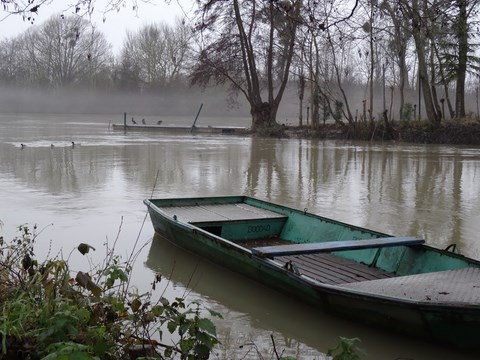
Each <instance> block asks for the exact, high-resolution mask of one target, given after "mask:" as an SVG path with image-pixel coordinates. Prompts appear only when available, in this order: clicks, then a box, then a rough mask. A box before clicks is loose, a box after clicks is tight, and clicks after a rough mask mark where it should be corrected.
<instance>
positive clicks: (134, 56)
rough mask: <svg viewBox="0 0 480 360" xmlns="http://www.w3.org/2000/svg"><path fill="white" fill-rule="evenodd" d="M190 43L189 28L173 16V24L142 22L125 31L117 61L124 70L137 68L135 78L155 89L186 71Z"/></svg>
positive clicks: (172, 80) (175, 79) (173, 80)
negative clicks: (131, 31)
mask: <svg viewBox="0 0 480 360" xmlns="http://www.w3.org/2000/svg"><path fill="white" fill-rule="evenodd" d="M190 43H191V32H190V30H189V28H188V27H187V26H186V25H185V23H184V22H183V21H181V20H177V22H176V24H175V26H173V27H172V26H169V25H166V24H159V25H157V24H151V25H145V26H144V27H142V28H141V29H140V30H139V31H138V32H137V33H127V38H126V40H125V42H124V44H123V48H122V52H121V55H120V63H121V64H122V66H124V70H127V69H130V71H136V72H138V80H139V81H140V82H141V83H142V84H143V86H145V87H146V88H150V89H157V88H159V87H161V86H164V85H166V84H169V83H173V82H175V81H177V80H178V79H179V78H180V77H181V76H182V75H184V74H185V73H186V68H187V64H188V62H187V61H188V58H189V52H190V51H191V44H190ZM125 66H126V67H125ZM124 75H127V74H124Z"/></svg>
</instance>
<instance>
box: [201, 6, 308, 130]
mask: <svg viewBox="0 0 480 360" xmlns="http://www.w3.org/2000/svg"><path fill="white" fill-rule="evenodd" d="M200 3H201V8H200V11H199V13H198V17H197V21H198V26H197V28H196V30H197V31H198V38H199V44H200V45H199V46H200V51H199V56H198V59H197V61H198V64H197V65H196V66H195V68H194V71H193V74H192V76H191V79H192V82H193V83H200V84H203V85H207V84H212V83H213V84H229V85H230V87H231V89H232V91H233V92H234V93H242V94H243V95H244V96H245V98H246V99H247V101H248V103H249V104H250V113H251V115H252V129H253V130H256V129H258V128H259V127H271V126H273V125H275V124H276V116H277V111H278V107H279V104H280V101H281V99H282V97H283V94H284V91H285V87H286V85H287V81H288V78H289V71H290V65H291V62H292V57H293V53H294V46H295V38H296V32H297V28H298V26H299V24H300V10H301V8H302V4H303V2H302V0H294V1H291V2H281V1H278V2H275V1H261V0H252V1H239V0H233V1H231V2H230V1H229V2H225V1H220V0H210V1H203V2H200ZM227 34H228V35H227ZM226 35H227V36H226ZM264 96H265V97H266V100H264Z"/></svg>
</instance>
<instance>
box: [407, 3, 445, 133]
mask: <svg viewBox="0 0 480 360" xmlns="http://www.w3.org/2000/svg"><path fill="white" fill-rule="evenodd" d="M410 16H411V17H412V22H413V29H412V35H413V39H414V41H415V48H416V50H417V56H418V75H419V77H420V81H421V86H422V91H423V100H424V103H425V112H426V114H427V119H428V121H429V122H430V123H431V124H432V125H433V126H435V127H436V126H438V125H439V124H440V120H441V117H440V116H439V114H438V113H437V111H436V109H435V105H434V102H433V97H432V91H431V87H430V79H429V78H428V68H427V59H426V53H425V46H426V40H425V34H424V30H423V28H422V27H423V26H422V22H423V19H422V17H421V16H420V11H419V6H418V0H413V1H412V8H411V11H410Z"/></svg>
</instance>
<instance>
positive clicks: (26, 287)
mask: <svg viewBox="0 0 480 360" xmlns="http://www.w3.org/2000/svg"><path fill="white" fill-rule="evenodd" d="M0 226H1V223H0ZM18 230H19V232H20V235H19V236H17V237H16V238H15V239H14V240H13V241H11V242H6V241H5V240H4V239H3V237H1V236H0V304H1V305H0V307H1V312H0V360H3V359H19V360H20V359H28V360H37V359H39V360H40V359H41V360H64V359H65V360H67V359H75V360H97V359H98V360H100V359H108V360H115V359H167V358H179V359H208V358H209V357H210V354H211V353H212V351H213V349H214V347H215V346H216V345H217V344H219V341H218V339H217V337H216V329H215V326H214V324H213V323H212V322H211V321H210V320H209V319H208V318H205V317H203V313H204V311H203V309H202V308H201V306H200V304H198V303H197V302H192V303H190V304H187V303H186V302H185V301H184V299H182V298H176V299H175V300H174V301H173V302H170V301H169V300H167V299H166V298H164V297H162V296H160V297H158V300H156V301H154V297H153V295H154V292H155V290H156V286H157V284H158V283H159V282H160V281H161V278H160V276H159V275H157V276H156V277H155V279H154V281H153V282H152V288H151V290H150V291H149V292H147V293H145V294H138V293H137V292H132V291H131V288H130V287H129V280H130V279H129V275H130V271H131V264H130V260H129V261H127V262H124V263H121V262H120V258H119V257H117V256H115V255H114V254H113V249H111V250H107V256H106V259H105V261H104V264H103V265H102V266H99V267H98V268H97V269H93V270H92V275H90V274H89V273H85V272H82V271H78V272H77V273H76V276H75V278H73V277H72V276H71V273H72V271H71V269H69V267H68V264H67V262H66V261H64V260H60V259H53V260H47V261H45V262H43V263H39V262H38V261H37V260H36V259H35V254H34V243H35V239H36V237H37V235H38V234H35V231H36V228H35V227H34V232H33V233H32V232H30V229H29V227H28V226H26V225H22V226H20V227H19V228H18ZM106 247H107V249H108V244H107V246H106ZM76 250H78V252H80V253H81V254H82V255H86V254H87V253H89V252H90V251H91V250H94V249H93V248H92V247H91V246H90V245H88V244H83V243H82V244H80V245H78V247H77V249H76ZM209 315H210V316H218V317H221V316H220V314H218V313H216V312H213V311H209ZM164 332H168V333H169V334H170V335H168V339H169V341H170V342H171V343H170V344H169V345H167V344H165V343H164V342H162V340H164V336H163V335H164ZM271 338H272V346H273V351H274V357H275V358H276V359H281V360H294V358H292V357H288V356H283V352H281V353H278V352H277V348H276V345H275V340H274V338H273V336H271ZM172 339H175V341H172ZM358 341H359V340H358V339H347V338H342V337H340V339H339V343H338V345H337V346H336V347H334V348H332V349H330V350H329V351H328V353H327V357H328V358H331V359H333V360H360V359H361V358H360V356H359V355H358V353H357V350H358V349H357V348H356V343H357V342H358ZM253 346H255V344H253ZM257 354H258V356H259V358H263V356H262V355H261V354H260V353H259V352H258V350H257Z"/></svg>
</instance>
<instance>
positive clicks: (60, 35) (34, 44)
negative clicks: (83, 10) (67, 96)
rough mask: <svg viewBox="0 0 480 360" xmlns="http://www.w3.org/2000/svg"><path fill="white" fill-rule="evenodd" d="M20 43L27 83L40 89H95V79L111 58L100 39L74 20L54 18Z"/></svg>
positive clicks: (84, 25) (84, 23)
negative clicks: (81, 86) (27, 70)
mask: <svg viewBox="0 0 480 360" xmlns="http://www.w3.org/2000/svg"><path fill="white" fill-rule="evenodd" d="M22 39H23V40H22V41H23V44H24V52H25V61H26V62H27V63H28V64H29V67H30V73H31V74H32V75H31V79H32V81H33V82H34V83H38V84H40V85H49V86H53V87H64V86H67V85H72V84H78V83H89V84H91V85H92V86H95V76H96V75H97V74H98V73H99V72H101V71H103V70H104V68H105V67H106V66H107V64H108V62H109V60H110V58H111V54H110V46H109V44H108V43H107V41H106V40H105V38H104V36H103V35H102V34H101V33H99V32H97V31H96V30H95V29H94V28H92V27H91V26H90V23H89V22H88V21H86V20H83V19H81V18H78V17H63V16H58V15H54V16H52V17H51V18H50V19H49V20H47V21H46V22H45V23H44V24H41V25H39V26H35V27H33V28H31V29H29V30H28V31H27V32H26V33H25V35H23V38H22Z"/></svg>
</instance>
